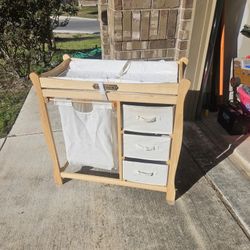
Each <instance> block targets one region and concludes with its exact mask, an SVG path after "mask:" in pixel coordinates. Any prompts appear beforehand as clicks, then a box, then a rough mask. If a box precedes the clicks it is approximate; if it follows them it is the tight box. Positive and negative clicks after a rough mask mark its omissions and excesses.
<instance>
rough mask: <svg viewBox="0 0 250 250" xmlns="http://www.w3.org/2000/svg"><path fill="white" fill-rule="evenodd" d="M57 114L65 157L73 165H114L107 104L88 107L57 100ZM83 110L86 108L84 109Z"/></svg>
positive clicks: (114, 146)
mask: <svg viewBox="0 0 250 250" xmlns="http://www.w3.org/2000/svg"><path fill="white" fill-rule="evenodd" d="M56 104H57V105H58V107H59V112H60V116H61V123H62V130H63V137H64V141H65V149H66V156H67V160H68V162H69V164H70V165H71V166H74V167H82V166H91V167H95V168H100V169H105V170H111V169H115V168H117V159H116V156H117V152H116V149H117V136H116V116H115V112H114V111H113V110H112V105H111V104H110V103H105V104H99V103H93V104H91V105H92V111H90V110H89V109H90V106H89V105H88V106H87V107H84V105H78V107H80V109H81V111H79V108H78V109H76V107H75V105H74V103H73V104H72V103H71V102H65V101H57V102H56ZM85 109H86V110H85Z"/></svg>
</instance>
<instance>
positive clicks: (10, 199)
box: [0, 89, 250, 250]
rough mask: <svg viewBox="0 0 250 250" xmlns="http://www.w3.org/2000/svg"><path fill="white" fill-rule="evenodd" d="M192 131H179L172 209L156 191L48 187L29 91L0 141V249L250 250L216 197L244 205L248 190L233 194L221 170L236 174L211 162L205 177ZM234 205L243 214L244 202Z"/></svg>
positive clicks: (79, 184) (55, 121)
mask: <svg viewBox="0 0 250 250" xmlns="http://www.w3.org/2000/svg"><path fill="white" fill-rule="evenodd" d="M49 110H50V116H51V119H52V127H53V131H54V135H55V140H56V143H57V147H58V151H59V158H60V161H61V163H62V164H63V162H64V161H65V154H64V146H63V138H62V133H61V127H60V119H59V117H58V112H57V110H56V108H55V107H53V106H51V107H50V109H49ZM195 130H196V129H195V125H194V124H192V123H190V124H188V125H187V126H186V131H185V132H186V133H185V140H184V146H183V148H182V152H181V159H180V163H179V168H178V172H177V181H176V183H177V189H178V199H177V201H176V204H175V206H169V205H168V204H167V203H166V202H165V195H164V194H162V193H158V192H151V191H146V190H138V189H131V188H125V187H118V186H111V185H102V184H97V183H90V182H83V181H76V180H69V181H67V182H66V183H65V184H64V185H62V186H60V187H59V186H56V185H55V184H54V182H53V177H52V163H51V160H50V157H49V154H48V150H47V146H46V144H45V140H44V136H43V134H42V130H41V126H40V121H39V113H38V104H37V99H36V96H35V94H34V91H33V89H32V90H31V92H30V94H29V95H28V97H27V100H26V102H25V104H24V106H23V109H22V111H21V113H20V115H19V117H18V119H17V121H16V123H15V125H14V127H13V129H12V131H11V132H10V134H9V136H8V137H7V139H6V140H5V141H4V142H3V141H2V143H4V144H3V146H2V148H1V151H0V211H1V212H0V249H5V250H7V249H74V250H75V249H90V250H92V249H115V250H120V249H133V250H134V249H135V250H136V249H138V250H140V249H143V250H144V249H148V250H152V249H155V250H166V249H170V250H172V249H175V250H176V249H181V250H183V249H185V250H186V249H187V250H188V249H190V250H193V249H213V250H214V249H218V250H223V249H226V250H228V249H232V250H237V249H240V250H247V249H250V248H249V239H248V236H247V229H246V228H244V227H243V225H242V224H241V223H240V221H239V220H238V219H237V218H236V216H235V214H236V213H237V209H236V210H234V209H233V210H232V211H231V210H230V209H229V208H228V206H229V205H225V201H223V198H222V196H223V195H224V193H225V192H224V191H223V188H224V190H227V191H228V192H229V193H230V194H229V195H228V196H227V197H228V199H229V200H230V197H231V196H233V195H236V196H237V197H240V198H241V199H244V202H245V203H247V201H249V198H247V197H249V196H248V194H249V192H248V187H247V186H246V184H244V182H243V181H241V182H242V184H241V186H240V189H239V190H238V193H236V191H237V188H238V186H239V185H238V184H239V183H234V184H233V185H232V183H231V184H230V182H229V183H226V182H225V178H226V179H228V172H227V171H229V175H231V177H230V178H233V177H235V171H236V170H234V171H232V169H233V166H231V165H228V164H226V163H224V165H223V164H215V165H214V166H213V168H209V170H207V171H208V173H207V174H205V172H206V171H205V170H204V169H205V168H207V166H208V163H211V157H212V155H211V153H209V154H208V153H207V151H206V150H205V146H204V147H203V146H201V145H203V144H201V143H204V145H205V144H207V141H204V142H203V141H202V138H201V140H198V138H200V136H201V132H200V131H199V132H198V135H199V136H196V137H197V138H196V139H195V140H190V138H191V137H193V133H194V131H195ZM192 131H193V132H192ZM188 134H190V137H188V136H187V135H188ZM194 144H195V145H196V147H197V148H199V147H201V148H202V150H203V151H204V152H205V153H206V154H207V155H208V158H207V160H205V158H204V157H203V156H202V154H203V153H202V152H201V151H199V152H197V154H198V155H196V156H195V157H194V155H192V154H191V152H192V150H193V149H194V148H195V145H194ZM210 149H211V148H210ZM211 152H213V151H212V149H211ZM201 166H202V167H201ZM209 166H211V165H209ZM203 167H204V168H203ZM236 172H237V171H236ZM237 173H238V172H237ZM223 176H224V177H223ZM216 178H217V180H216ZM223 178H224V179H223ZM238 178H241V177H239V176H238ZM230 180H231V179H230ZM242 180H243V179H242ZM239 181H240V180H239ZM218 184H220V186H219V185H218ZM230 185H232V187H229V186H230ZM223 186H224V187H223ZM230 188H231V190H230ZM219 190H222V191H221V193H220V192H219ZM232 190H234V191H235V192H232ZM230 195H231V196H230ZM244 195H245V197H244ZM247 199H248V200H247ZM236 202H237V206H238V207H240V208H241V210H242V211H243V210H244V213H245V216H247V214H248V215H249V203H248V205H244V203H242V202H241V201H240V200H239V199H238V200H236ZM239 215H242V213H241V214H240V213H239ZM243 215H244V214H243ZM243 215H242V218H243V217H244V216H243ZM247 217H249V216H247ZM243 219H244V218H243ZM246 220H247V219H246Z"/></svg>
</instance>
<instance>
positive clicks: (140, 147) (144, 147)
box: [136, 144, 159, 152]
mask: <svg viewBox="0 0 250 250" xmlns="http://www.w3.org/2000/svg"><path fill="white" fill-rule="evenodd" d="M136 147H137V148H139V149H142V150H145V151H147V152H149V151H156V150H158V149H159V147H157V146H152V147H149V146H143V145H141V144H136Z"/></svg>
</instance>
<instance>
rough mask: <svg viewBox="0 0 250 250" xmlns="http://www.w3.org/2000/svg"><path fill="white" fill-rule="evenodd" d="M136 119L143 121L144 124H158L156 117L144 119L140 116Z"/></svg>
mask: <svg viewBox="0 0 250 250" xmlns="http://www.w3.org/2000/svg"><path fill="white" fill-rule="evenodd" d="M136 118H137V119H138V120H141V121H144V122H147V123H153V122H156V117H152V118H146V117H143V116H140V115H138V116H137V117H136Z"/></svg>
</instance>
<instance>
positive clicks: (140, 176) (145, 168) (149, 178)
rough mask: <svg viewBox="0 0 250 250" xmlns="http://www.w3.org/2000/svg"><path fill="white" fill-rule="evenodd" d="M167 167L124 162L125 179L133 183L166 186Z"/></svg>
mask: <svg viewBox="0 0 250 250" xmlns="http://www.w3.org/2000/svg"><path fill="white" fill-rule="evenodd" d="M167 170H168V168H167V165H160V164H152V163H142V162H134V161H126V160H125V161H123V179H124V180H127V181H132V182H138V183H144V184H151V185H160V186H166V184H167Z"/></svg>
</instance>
